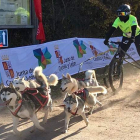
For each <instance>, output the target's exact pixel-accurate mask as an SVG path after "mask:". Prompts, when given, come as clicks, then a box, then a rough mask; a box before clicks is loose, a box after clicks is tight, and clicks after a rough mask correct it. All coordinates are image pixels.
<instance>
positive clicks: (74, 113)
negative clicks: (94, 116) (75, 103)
mask: <svg viewBox="0 0 140 140" xmlns="http://www.w3.org/2000/svg"><path fill="white" fill-rule="evenodd" d="M77 111H78V108H77V109H76V111H75V112H72V111H71V110H70V111H69V112H70V113H71V114H72V115H74V116H75V115H77Z"/></svg>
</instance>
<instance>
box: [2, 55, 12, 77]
mask: <svg viewBox="0 0 140 140" xmlns="http://www.w3.org/2000/svg"><path fill="white" fill-rule="evenodd" d="M1 59H2V65H3V69H4V71H5V73H6V76H7V77H8V78H9V79H12V78H14V71H13V68H12V65H11V61H10V60H9V56H8V55H2V57H1Z"/></svg>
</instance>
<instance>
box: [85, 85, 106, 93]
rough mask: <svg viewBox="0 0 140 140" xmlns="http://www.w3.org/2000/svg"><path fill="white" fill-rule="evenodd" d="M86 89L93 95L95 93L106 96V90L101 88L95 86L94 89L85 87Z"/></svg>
mask: <svg viewBox="0 0 140 140" xmlns="http://www.w3.org/2000/svg"><path fill="white" fill-rule="evenodd" d="M86 89H87V90H88V91H89V92H90V93H93V94H97V93H103V94H107V90H106V88H104V87H103V86H95V87H86Z"/></svg>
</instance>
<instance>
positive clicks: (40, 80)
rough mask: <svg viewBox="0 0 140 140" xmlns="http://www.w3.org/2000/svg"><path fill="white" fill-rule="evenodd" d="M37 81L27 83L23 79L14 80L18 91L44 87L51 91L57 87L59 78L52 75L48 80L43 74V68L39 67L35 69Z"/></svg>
mask: <svg viewBox="0 0 140 140" xmlns="http://www.w3.org/2000/svg"><path fill="white" fill-rule="evenodd" d="M33 74H34V76H35V78H36V80H30V81H27V80H25V79H24V77H23V78H19V77H17V78H15V79H14V80H13V85H14V86H15V88H16V89H18V91H24V89H26V88H27V87H28V88H37V87H42V88H46V89H48V90H50V86H56V85H57V83H58V77H57V75H55V74H51V75H50V76H48V77H47V78H46V76H45V75H44V74H43V72H42V67H41V66H38V67H36V68H35V69H34V72H33Z"/></svg>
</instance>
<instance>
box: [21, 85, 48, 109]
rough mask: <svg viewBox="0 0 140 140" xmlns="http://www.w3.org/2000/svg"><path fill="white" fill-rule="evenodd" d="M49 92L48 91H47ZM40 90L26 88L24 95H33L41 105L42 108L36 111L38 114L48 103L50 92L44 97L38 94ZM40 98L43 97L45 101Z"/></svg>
mask: <svg viewBox="0 0 140 140" xmlns="http://www.w3.org/2000/svg"><path fill="white" fill-rule="evenodd" d="M45 90H46V91H47V89H45ZM37 91H38V90H37V89H36V88H26V89H25V90H24V91H23V92H22V94H24V93H25V94H30V95H32V96H33V97H34V98H35V99H36V100H37V101H38V103H39V104H40V107H39V108H38V109H37V110H36V112H38V111H39V110H40V109H42V108H43V107H44V106H45V105H46V104H47V103H48V99H49V96H48V94H49V93H48V92H47V95H43V94H41V93H40V92H37ZM39 96H40V97H41V99H43V101H41V99H40V98H39Z"/></svg>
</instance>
